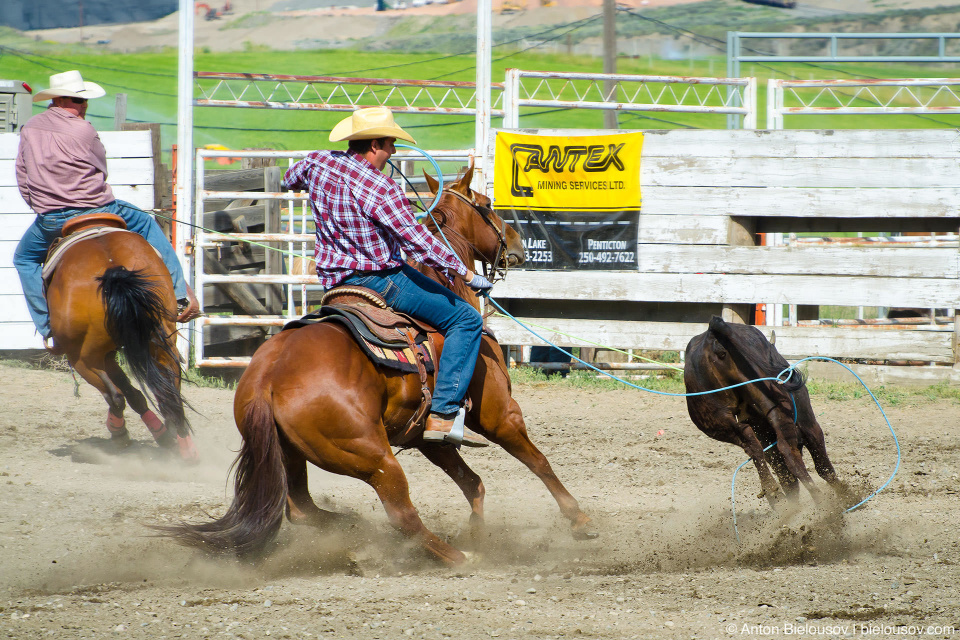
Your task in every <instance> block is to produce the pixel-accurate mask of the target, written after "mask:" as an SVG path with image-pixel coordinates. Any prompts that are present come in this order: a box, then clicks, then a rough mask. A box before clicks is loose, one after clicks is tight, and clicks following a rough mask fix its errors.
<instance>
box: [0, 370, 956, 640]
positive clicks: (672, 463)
mask: <svg viewBox="0 0 960 640" xmlns="http://www.w3.org/2000/svg"><path fill="white" fill-rule="evenodd" d="M73 392H74V383H73V380H72V378H71V377H70V375H69V374H67V373H64V372H56V371H50V370H35V369H23V368H15V367H13V366H10V365H9V364H2V363H0V637H8V638H81V637H82V638H143V639H147V638H149V639H151V640H158V639H164V638H190V639H192V638H211V639H213V638H217V639H219V638H247V639H253V638H265V637H275V638H337V639H340V638H365V639H366V638H406V637H413V638H428V639H442V638H464V639H468V640H471V639H479V638H504V639H507V638H603V639H612V638H667V639H678V640H679V639H684V640H686V639H691V638H707V639H709V638H741V639H747V638H749V639H751V640H755V639H758V638H797V637H803V638H859V637H861V636H862V637H864V638H871V639H873V638H894V637H896V638H902V637H910V636H923V637H925V638H958V637H960V636H957V632H956V630H957V629H960V593H958V590H957V584H958V582H960V567H958V563H960V548H958V535H957V521H958V515H960V506H958V500H957V486H958V471H960V432H958V431H957V425H958V423H960V405H958V403H957V402H955V401H945V400H927V399H925V398H922V397H916V396H910V397H908V398H906V399H905V400H904V401H903V402H900V403H897V404H896V406H885V409H886V411H887V414H888V415H889V417H890V420H891V422H892V424H893V425H894V427H895V429H896V432H897V435H898V436H899V440H900V443H901V445H902V448H903V460H902V463H901V466H900V470H899V473H898V474H897V476H896V478H895V479H894V480H893V482H892V483H891V485H890V486H889V487H888V488H887V489H886V490H885V491H883V492H882V493H881V494H879V495H878V496H877V497H876V498H875V499H873V500H872V501H870V502H869V503H868V504H867V505H866V506H865V507H863V508H862V509H860V510H858V511H856V512H853V513H850V514H846V515H844V516H838V515H837V511H838V510H837V509H836V507H835V505H824V506H823V507H822V508H820V509H816V508H814V507H813V506H812V505H811V503H810V500H809V498H808V497H807V496H806V494H804V498H803V500H802V501H801V506H800V508H799V509H797V510H796V511H794V512H793V513H783V514H780V515H775V514H774V513H772V512H771V511H770V510H769V509H768V507H767V506H766V503H765V502H762V501H760V500H758V499H757V498H756V497H755V496H756V493H757V491H758V487H759V483H758V481H757V478H756V474H755V472H754V471H753V470H752V468H751V467H745V468H744V469H743V471H742V472H741V473H740V475H739V476H738V477H737V484H736V494H737V503H738V511H737V523H738V527H739V533H740V536H741V544H740V545H738V544H737V541H736V538H735V537H734V532H733V528H732V520H731V511H730V485H731V476H732V474H733V471H734V469H736V467H737V465H739V464H740V463H741V462H742V461H743V460H744V455H743V453H742V452H738V451H737V450H734V449H733V448H731V447H729V446H727V445H721V444H719V443H715V442H713V441H711V440H709V439H707V438H706V437H705V436H703V435H701V434H700V433H699V432H697V431H696V429H695V428H694V426H693V425H692V423H691V422H690V421H689V419H688V417H687V413H686V408H685V405H684V403H683V400H682V399H679V398H667V397H661V396H654V395H651V394H646V393H640V392H636V391H632V390H622V391H600V390H596V389H586V390H581V389H576V388H572V387H570V386H556V385H544V384H540V385H532V384H527V385H522V386H520V387H519V388H518V389H517V390H516V395H517V397H518V399H519V402H520V404H521V406H522V407H523V409H524V412H525V415H526V416H527V421H528V426H529V429H530V432H531V434H532V436H533V438H534V440H535V441H536V442H537V443H538V444H539V445H540V447H541V448H542V450H543V451H544V452H545V453H546V454H547V456H548V457H549V458H550V460H551V462H552V463H553V465H554V468H555V469H556V470H557V472H558V474H559V475H560V477H561V479H562V480H563V481H564V482H565V484H566V486H567V487H568V488H569V489H570V490H571V492H572V493H573V494H574V495H575V496H576V497H577V498H578V499H579V500H580V501H581V504H582V506H583V508H584V509H585V510H586V511H587V512H588V513H589V514H591V515H592V516H593V517H594V518H595V522H596V526H597V530H598V531H599V532H600V533H601V537H600V538H599V539H598V540H595V541H589V542H576V541H574V540H573V539H572V538H571V536H570V535H569V533H568V531H567V528H566V526H565V523H564V522H563V521H562V520H561V517H560V516H559V513H558V510H557V508H556V505H555V504H554V503H553V501H552V499H551V498H550V496H549V495H548V494H547V492H546V490H545V489H544V487H543V486H542V485H541V484H540V482H539V481H538V480H537V479H536V478H535V477H534V476H533V475H532V474H530V473H529V472H528V471H527V470H526V469H525V468H523V467H521V465H520V464H519V463H518V462H516V461H515V460H513V459H512V458H510V457H509V456H507V455H506V454H505V453H504V452H503V451H502V450H499V449H493V448H491V449H486V450H479V451H478V450H470V451H467V452H466V454H465V455H466V458H467V459H468V461H469V463H470V464H471V466H472V467H473V468H474V469H475V470H477V471H478V473H480V475H481V476H482V477H483V478H484V480H485V483H486V489H487V501H486V505H487V517H488V530H487V532H486V534H485V535H484V536H482V537H481V538H480V539H476V540H473V539H470V538H468V537H467V533H466V521H467V513H468V512H467V507H466V504H465V502H464V500H463V498H462V496H460V495H459V493H458V491H457V489H456V488H455V487H454V485H453V484H452V483H451V482H449V481H448V480H447V479H446V478H445V477H444V476H442V475H441V473H440V472H439V471H438V470H437V469H436V468H434V467H432V465H430V464H429V463H427V462H426V460H425V459H423V458H422V457H420V456H419V455H418V454H416V453H413V452H408V453H405V454H403V455H401V457H400V460H401V462H402V464H403V465H404V468H405V469H406V471H407V474H408V477H409V479H410V484H411V487H412V495H413V498H414V502H415V504H416V505H417V506H418V508H419V510H420V513H421V515H422V516H423V519H424V521H425V522H426V523H427V525H428V526H429V527H431V528H432V529H433V530H434V531H435V532H437V533H438V534H439V535H441V536H443V537H446V538H448V539H450V540H452V541H453V542H454V544H457V545H459V546H460V547H461V548H464V549H470V550H473V551H475V552H476V553H477V556H478V558H477V561H476V562H475V563H474V564H471V565H470V566H467V567H463V568H458V569H449V568H444V567H440V566H437V565H435V564H433V563H431V562H429V561H427V560H425V559H424V558H422V557H421V556H420V555H418V553H417V552H416V550H415V549H413V548H411V546H410V545H409V543H407V542H406V541H404V540H403V539H401V538H400V537H399V536H398V535H396V534H395V533H394V532H393V530H392V529H391V528H390V526H389V525H388V523H387V521H386V517H385V515H384V512H383V510H382V508H381V506H380V505H379V503H378V502H377V500H376V498H375V495H374V494H373V491H372V490H371V489H369V488H368V487H367V486H366V485H363V484H361V483H359V482H356V481H352V480H347V479H343V478H339V477H333V476H329V475H326V474H323V473H321V472H319V471H316V470H314V471H313V472H312V473H311V489H312V491H313V494H314V497H315V499H316V500H317V501H318V503H320V504H321V505H322V506H324V507H326V508H331V509H336V510H340V511H344V512H352V513H354V514H356V515H357V516H358V518H357V522H356V523H355V524H354V525H353V527H352V528H350V529H347V530H325V531H318V530H314V529H309V528H304V527H291V526H290V525H288V524H285V525H284V527H283V529H282V531H281V535H280V537H279V539H278V542H277V545H276V548H275V549H274V551H273V553H272V554H271V555H270V556H269V557H268V558H267V559H266V560H264V561H263V562H262V563H260V564H257V565H241V564H238V563H236V562H233V561H229V560H215V559H211V558H208V557H205V556H204V555H202V554H200V553H197V552H195V551H193V550H189V549H186V548H183V547H180V546H178V545H176V544H175V543H173V542H172V541H170V540H167V539H157V538H152V537H150V536H149V535H148V533H149V532H148V530H147V529H146V528H145V524H149V523H164V522H170V521H172V520H174V519H178V518H181V517H184V518H188V519H194V518H200V517H202V514H203V512H204V511H207V512H211V513H219V512H221V511H222V509H223V508H224V506H225V504H226V502H227V500H228V494H229V492H230V485H229V484H228V482H227V470H228V467H229V465H230V463H231V461H232V459H233V456H234V453H233V452H235V451H236V450H237V448H238V445H239V439H238V436H237V433H236V430H235V428H234V426H233V421H232V418H231V402H232V393H231V392H230V391H224V390H216V389H209V388H196V387H190V388H188V389H187V391H186V395H187V397H188V399H189V401H190V402H191V403H192V404H193V406H194V407H195V408H196V409H197V410H198V411H199V415H194V416H193V424H194V426H195V428H196V432H197V436H196V437H197V440H198V444H199V446H200V448H201V452H202V456H203V462H202V463H201V464H200V465H199V466H197V467H192V468H184V467H182V466H180V465H178V464H177V463H176V462H174V461H170V460H165V459H163V458H161V457H160V456H159V455H158V451H157V449H156V448H155V447H154V446H153V445H152V443H151V442H149V436H148V435H147V432H146V428H145V427H142V426H141V425H140V424H139V422H136V423H134V421H133V420H132V419H130V416H129V414H130V412H129V411H128V419H130V424H131V426H133V429H132V433H133V435H134V436H135V438H138V439H139V445H138V446H134V447H133V448H131V449H130V450H127V451H126V452H125V453H123V454H122V455H112V454H108V453H106V452H105V444H106V436H107V433H106V429H105V427H104V426H103V419H104V417H105V410H106V408H105V405H104V403H103V401H102V399H101V398H100V397H99V394H98V393H97V392H96V391H94V390H93V389H92V388H91V387H89V386H86V385H81V386H80V387H79V392H80V397H79V398H75V397H74V393H73ZM814 404H815V409H816V410H817V413H818V415H819V416H820V420H821V423H822V424H823V426H824V428H825V430H826V434H827V445H828V448H829V450H830V452H831V455H832V458H833V461H834V463H835V465H836V466H837V469H838V471H839V472H840V473H841V475H842V476H844V477H845V478H847V479H848V480H850V481H851V482H852V483H854V484H858V485H859V486H862V487H870V488H871V489H872V488H876V487H877V486H879V485H880V484H882V483H883V482H884V481H885V480H886V479H887V477H888V476H889V475H890V473H891V472H892V470H893V467H894V464H895V462H896V451H895V448H894V446H893V443H892V438H891V436H890V433H889V431H888V430H887V427H886V425H885V424H884V422H883V419H882V417H881V416H880V414H879V413H878V411H877V410H876V408H875V406H874V405H873V403H872V401H871V400H870V399H869V398H860V399H847V400H843V401H831V400H828V399H825V398H822V397H815V398H814Z"/></svg>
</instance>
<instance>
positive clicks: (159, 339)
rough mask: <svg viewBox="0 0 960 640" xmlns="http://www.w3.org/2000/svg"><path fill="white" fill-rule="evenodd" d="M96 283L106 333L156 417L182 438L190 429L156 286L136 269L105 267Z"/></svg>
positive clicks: (176, 358) (166, 315) (166, 313)
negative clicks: (144, 390) (147, 395)
mask: <svg viewBox="0 0 960 640" xmlns="http://www.w3.org/2000/svg"><path fill="white" fill-rule="evenodd" d="M97 280H98V281H99V283H100V284H99V285H98V286H97V290H98V291H99V292H100V295H101V297H102V298H103V304H104V310H105V312H106V328H107V333H108V334H110V338H111V339H112V340H113V342H114V344H116V345H117V347H118V348H122V349H123V355H124V357H125V358H126V360H127V364H128V365H129V366H130V370H131V371H132V372H133V375H134V377H135V378H136V379H137V381H138V382H139V383H140V384H141V385H143V386H144V387H146V388H147V389H149V390H150V391H151V392H152V393H153V397H154V399H155V400H156V403H157V409H159V411H160V414H161V415H162V416H163V417H164V419H165V420H166V421H168V422H169V423H171V424H175V425H176V426H177V431H178V433H179V434H180V435H181V436H185V435H187V434H188V433H189V430H190V426H189V423H188V422H187V418H186V414H185V413H184V409H183V407H184V400H183V397H182V396H181V395H180V384H179V383H180V376H181V375H182V371H181V369H180V356H179V354H178V353H177V352H176V350H175V348H174V347H173V342H172V340H171V339H170V336H169V335H167V332H166V329H165V324H164V321H166V320H169V319H170V318H169V315H170V311H168V310H167V307H166V305H165V304H164V300H163V296H162V295H161V292H160V288H159V283H158V282H157V281H156V280H155V279H154V278H152V277H150V276H147V275H144V272H143V271H142V270H137V271H130V270H129V269H127V268H126V267H122V266H117V267H110V268H109V269H107V270H106V271H105V272H104V273H103V275H102V276H100V277H99V278H97ZM156 355H160V358H157V357H155V356H156ZM161 360H162V361H163V362H164V363H165V364H164V365H161V364H160V361H161Z"/></svg>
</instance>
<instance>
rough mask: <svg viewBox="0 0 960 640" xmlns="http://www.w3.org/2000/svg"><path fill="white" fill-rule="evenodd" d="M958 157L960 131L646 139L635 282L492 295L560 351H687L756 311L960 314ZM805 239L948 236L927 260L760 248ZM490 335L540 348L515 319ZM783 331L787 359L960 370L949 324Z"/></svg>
mask: <svg viewBox="0 0 960 640" xmlns="http://www.w3.org/2000/svg"><path fill="white" fill-rule="evenodd" d="M526 132H529V133H538V132H537V131H530V130H527V131H526ZM539 133H543V134H552V135H556V134H560V133H568V134H573V133H600V132H596V131H587V132H584V131H577V132H571V131H566V132H559V131H546V130H541V131H539ZM958 159H960V136H958V135H957V133H956V132H955V131H952V130H870V131H867V130H842V131H841V130H837V131H813V130H811V131H800V130H790V131H747V130H670V131H662V130H661V131H647V132H646V138H645V140H644V145H643V159H642V165H641V179H640V183H641V190H642V197H643V205H642V209H641V213H640V229H639V237H638V247H637V248H638V259H639V268H638V269H637V270H636V271H604V272H598V271H570V272H558V271H535V270H517V271H513V272H511V273H510V274H509V276H508V277H507V279H506V280H505V281H503V282H502V283H500V284H498V285H497V287H496V288H495V289H494V296H495V298H496V299H497V300H498V302H500V303H501V304H502V305H504V306H505V308H506V309H507V310H508V311H510V313H512V314H513V315H515V316H517V317H518V318H519V319H520V320H522V321H527V322H530V323H533V324H536V325H539V326H541V327H547V329H545V330H539V331H540V332H541V335H543V336H544V337H545V338H547V339H548V340H550V341H552V342H554V343H556V344H559V345H564V346H593V343H601V344H605V345H607V346H612V347H621V348H640V349H655V350H681V351H682V350H683V349H684V347H685V346H686V344H687V342H688V341H689V339H690V338H691V337H692V336H694V335H696V334H698V333H701V332H702V331H704V330H705V328H706V322H707V321H708V320H709V317H710V315H711V314H712V313H717V314H721V313H723V314H724V315H726V316H727V317H728V318H729V317H737V316H741V317H742V316H743V315H744V313H745V309H746V307H745V306H746V305H753V304H755V303H774V304H786V305H840V306H858V305H864V306H897V307H923V308H932V307H937V308H947V309H957V308H960V286H958V285H960V253H958V245H957V235H956V234H957V231H958V227H960V163H958ZM801 231H819V232H829V231H854V232H856V231H864V232H875V231H889V232H899V231H929V232H941V233H943V232H946V233H949V234H952V235H950V236H948V239H947V241H940V240H938V241H937V242H936V243H935V244H933V243H931V244H930V246H916V245H914V244H911V245H907V246H899V245H896V246H891V245H892V244H893V243H890V244H884V246H882V247H873V246H803V245H802V244H800V243H793V244H790V245H787V246H755V238H756V235H755V234H757V233H784V234H789V233H791V232H801ZM739 305H745V306H739ZM490 324H491V326H492V327H493V329H494V330H495V332H496V333H497V336H498V338H499V339H500V341H501V343H503V344H517V345H536V344H543V342H541V341H539V340H537V339H536V338H535V337H533V336H532V335H531V334H529V333H527V332H526V331H525V330H524V329H522V328H521V327H519V326H518V325H516V324H515V323H513V322H512V321H511V320H509V319H505V318H493V319H491V322H490ZM764 329H765V331H766V332H767V333H769V332H770V330H772V329H774V328H773V327H766V328H764ZM775 329H776V332H777V346H778V348H779V349H780V351H781V352H782V353H783V354H784V355H785V356H787V357H790V358H799V357H805V356H812V355H822V356H830V357H846V358H864V359H873V360H883V361H890V360H920V361H924V362H929V363H940V364H954V363H956V362H957V355H956V337H955V333H954V328H953V326H952V324H948V325H945V326H944V325H940V326H937V325H934V324H929V325H920V326H913V327H911V328H903V329H897V330H889V329H878V328H873V327H870V328H868V327H854V328H847V327H844V328H838V327H800V326H786V327H776V328H775ZM570 336H579V337H582V339H577V338H571V337H570ZM946 371H947V373H949V371H950V369H949V368H948V369H946Z"/></svg>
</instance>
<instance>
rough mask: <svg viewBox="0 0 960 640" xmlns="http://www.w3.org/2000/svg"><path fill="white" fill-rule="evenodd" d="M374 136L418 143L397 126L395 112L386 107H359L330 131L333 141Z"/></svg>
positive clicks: (370, 138) (366, 138)
mask: <svg viewBox="0 0 960 640" xmlns="http://www.w3.org/2000/svg"><path fill="white" fill-rule="evenodd" d="M374 138H399V139H401V140H407V141H408V142H411V143H413V144H416V140H414V139H413V137H412V136H411V135H410V134H409V133H407V132H406V131H404V130H403V129H401V128H400V127H398V126H397V123H396V122H394V121H393V112H392V111H390V109H387V108H386V107H367V108H365V109H357V110H356V111H354V112H353V114H351V115H349V116H347V117H346V118H344V119H343V120H341V121H340V122H338V123H337V126H335V127H334V128H333V131H331V132H330V141H331V142H340V141H341V140H372V139H374Z"/></svg>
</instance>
